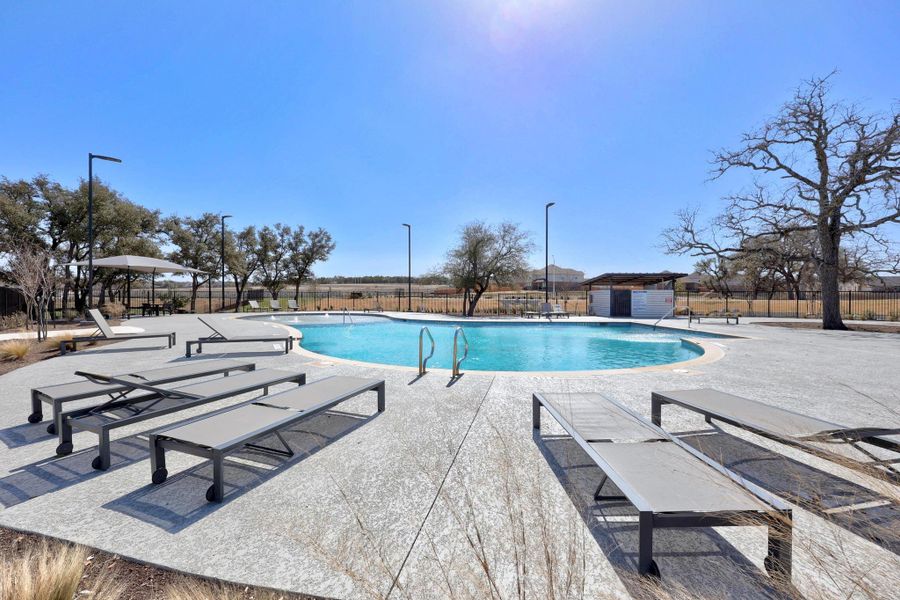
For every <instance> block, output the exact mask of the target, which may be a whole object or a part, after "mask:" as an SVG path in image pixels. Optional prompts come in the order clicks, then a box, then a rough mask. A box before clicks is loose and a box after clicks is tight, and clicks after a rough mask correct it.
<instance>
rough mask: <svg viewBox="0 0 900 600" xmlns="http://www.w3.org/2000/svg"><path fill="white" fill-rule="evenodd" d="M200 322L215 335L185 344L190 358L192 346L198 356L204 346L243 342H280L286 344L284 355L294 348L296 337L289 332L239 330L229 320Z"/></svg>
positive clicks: (186, 353)
mask: <svg viewBox="0 0 900 600" xmlns="http://www.w3.org/2000/svg"><path fill="white" fill-rule="evenodd" d="M197 318H198V319H200V322H201V323H203V324H204V325H206V326H207V327H209V328H210V329H212V331H213V335H211V336H208V337H202V338H199V339H196V340H191V341H189V342H186V343H185V350H184V355H185V356H187V357H188V358H190V356H191V346H197V354H200V353H201V352H203V345H204V344H228V343H241V342H279V343H282V344H284V353H285V354H287V353H288V352H290V351H291V348H293V347H294V336H293V335H292V334H290V333H288V332H278V331H263V330H260V329H259V328H256V329H255V330H252V331H250V332H249V333H248V332H247V330H244V329H239V328H236V327H235V326H234V324H233V323H232V322H231V321H230V320H229V319H220V320H216V321H212V320H210V321H207V320H206V319H204V318H203V317H197Z"/></svg>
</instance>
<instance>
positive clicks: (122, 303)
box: [0, 287, 900, 321]
mask: <svg viewBox="0 0 900 600" xmlns="http://www.w3.org/2000/svg"><path fill="white" fill-rule="evenodd" d="M190 297H191V292H190V290H189V289H176V290H165V289H162V290H160V289H157V290H156V292H155V294H152V292H151V290H145V289H134V290H132V292H131V296H130V297H126V294H125V293H124V292H121V293H117V294H115V295H114V299H112V300H111V299H110V298H109V296H108V295H107V297H105V298H103V299H102V300H101V298H99V296H95V297H94V299H93V302H92V304H93V305H94V306H97V305H105V306H107V307H110V308H115V309H116V310H118V311H122V310H124V311H126V312H127V313H128V314H130V315H140V314H142V313H145V314H146V313H148V312H151V311H155V310H156V309H155V308H154V307H160V308H165V309H166V310H168V309H171V310H173V311H174V312H196V313H207V312H219V311H234V310H235V305H236V304H237V294H236V293H235V292H234V290H226V292H225V295H224V297H223V296H222V295H221V294H220V290H219V289H218V288H213V289H212V290H210V289H209V288H208V287H204V288H201V289H200V290H199V291H198V293H197V296H196V298H195V302H194V305H193V308H192V307H191V303H190ZM247 300H255V301H257V302H258V303H259V305H260V308H261V309H263V310H269V309H270V308H271V304H270V303H271V299H270V297H269V294H268V293H267V292H266V291H264V290H259V289H254V290H248V291H247V292H245V293H244V294H243V296H242V298H241V303H240V306H239V307H238V310H242V311H247V310H250V308H249V307H248V306H247ZM288 300H292V301H294V302H295V303H296V305H297V307H298V309H299V310H307V311H309V310H312V311H317V310H321V311H334V310H344V309H347V310H351V311H366V310H368V311H400V312H404V311H415V312H425V313H441V314H451V315H453V314H455V315H460V314H463V313H464V310H465V307H466V306H467V300H466V298H465V296H464V295H463V294H443V293H440V292H413V293H412V294H410V295H408V294H407V292H406V290H405V289H403V290H394V291H347V290H316V291H301V292H299V294H297V295H295V294H294V292H293V290H284V291H282V292H281V294H279V300H278V301H277V306H278V307H279V308H280V309H282V310H286V309H289V305H288ZM543 302H544V293H543V292H542V291H528V292H524V291H523V292H489V293H487V294H484V295H483V296H482V297H481V299H480V300H479V301H478V304H477V306H476V310H475V314H476V315H479V316H490V315H497V316H511V315H521V314H522V313H524V312H529V311H538V310H540V307H541V304H542V303H543ZM550 303H551V304H559V305H560V306H561V307H562V309H563V310H565V311H566V312H568V313H570V314H572V315H586V314H589V307H588V293H587V292H585V291H566V292H563V291H560V292H557V293H555V294H553V293H551V294H550ZM840 303H841V313H842V315H843V316H844V318H846V319H861V320H885V321H888V320H889V321H900V292H898V291H866V292H850V291H845V292H840ZM23 306H24V305H23V303H22V301H21V296H20V295H18V293H17V292H15V290H9V289H4V288H0V314H10V313H13V312H16V311H21V310H23ZM675 306H676V308H677V309H680V310H682V311H683V312H686V309H688V308H689V309H690V310H691V311H693V312H694V313H695V314H701V315H702V314H706V313H711V312H716V311H729V312H737V313H740V314H741V315H743V316H756V317H790V318H819V317H821V316H822V299H821V293H820V292H800V293H799V294H793V293H789V292H774V293H758V294H752V293H748V292H733V293H730V294H728V295H724V294H716V293H709V292H707V293H701V292H686V291H679V292H676V293H675ZM51 312H52V313H53V314H52V316H53V317H54V318H62V319H67V318H75V317H76V316H78V315H77V311H76V308H75V304H74V297H73V296H71V295H70V296H69V297H68V299H67V301H66V302H65V303H63V302H62V300H61V299H57V301H56V302H54V303H53V304H52V305H51Z"/></svg>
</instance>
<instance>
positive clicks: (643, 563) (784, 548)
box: [532, 393, 793, 582]
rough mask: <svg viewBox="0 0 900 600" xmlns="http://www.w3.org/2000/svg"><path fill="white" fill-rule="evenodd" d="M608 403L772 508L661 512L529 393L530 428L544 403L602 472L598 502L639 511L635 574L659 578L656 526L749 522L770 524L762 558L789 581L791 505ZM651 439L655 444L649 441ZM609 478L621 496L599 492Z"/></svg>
mask: <svg viewBox="0 0 900 600" xmlns="http://www.w3.org/2000/svg"><path fill="white" fill-rule="evenodd" d="M609 402H610V403H612V404H614V405H615V406H617V407H618V408H619V409H621V410H622V411H623V412H624V413H625V414H628V415H631V416H632V417H633V418H634V419H636V420H638V421H640V422H642V423H643V424H645V425H646V426H647V427H650V428H652V430H654V431H655V432H656V433H658V434H659V435H660V436H663V437H664V438H665V439H666V440H667V441H669V442H673V443H675V444H676V445H678V446H679V447H681V448H683V449H684V450H686V451H687V452H689V453H690V454H692V455H693V456H694V457H696V458H697V459H699V460H701V461H703V462H704V463H706V464H707V465H708V466H709V467H711V468H712V469H715V470H716V471H718V472H719V473H721V474H722V475H725V476H726V477H728V478H729V479H731V480H732V481H733V482H734V483H735V484H736V485H738V486H740V487H743V488H744V489H746V490H747V491H748V492H750V493H751V494H752V495H753V496H756V497H757V498H758V499H759V500H761V501H762V502H763V503H764V504H767V505H769V506H770V507H771V510H769V511H768V512H758V511H739V512H733V511H727V512H723V511H719V512H712V513H710V512H679V513H670V512H667V513H660V512H654V511H653V510H652V508H651V507H650V505H649V503H648V502H647V501H646V500H645V499H644V498H643V496H642V495H641V494H640V492H639V491H638V490H636V489H635V488H634V487H633V486H632V485H631V484H630V483H629V482H628V480H627V479H625V478H624V477H622V476H621V475H620V474H619V473H618V472H617V471H616V470H615V469H614V468H612V466H610V465H609V463H607V461H606V460H604V459H603V457H602V456H600V454H598V453H597V452H596V451H595V450H594V449H593V448H592V447H591V445H590V443H589V442H588V441H587V440H586V439H584V437H582V436H581V435H580V434H579V433H578V431H577V430H576V428H575V427H574V426H573V425H572V424H571V423H569V421H568V419H566V418H565V417H564V416H563V415H562V414H560V413H559V412H558V411H557V410H556V408H555V407H554V406H553V405H552V404H551V403H550V402H547V401H546V400H545V399H544V398H543V396H542V395H541V394H539V393H535V394H533V395H532V424H533V427H534V429H536V430H540V428H541V407H543V408H544V409H545V410H546V411H547V412H548V413H550V415H551V416H552V417H553V418H554V419H555V420H556V421H557V422H558V423H559V424H560V426H562V428H563V429H565V430H566V432H567V433H568V434H569V435H570V436H571V437H572V439H573V440H574V441H575V442H576V443H577V444H578V445H579V446H580V447H581V449H582V450H583V451H584V452H585V453H586V454H587V455H588V456H589V457H590V458H591V460H593V461H594V462H595V463H596V465H597V466H598V467H599V468H600V469H601V470H602V471H603V474H604V475H603V477H602V478H601V480H600V484H599V486H598V487H597V489H596V491H595V492H594V499H595V500H598V501H607V500H625V501H627V502H629V503H630V504H631V505H632V506H634V507H635V508H636V509H637V511H638V572H639V573H640V574H641V575H650V576H653V577H659V576H660V573H659V567H658V566H657V564H656V562H655V561H654V560H653V530H654V529H660V528H677V527H724V526H747V525H752V524H755V525H760V526H767V527H768V531H769V534H768V551H767V554H766V559H765V561H764V563H765V567H766V571H767V572H768V573H769V574H770V575H772V576H773V577H775V578H777V579H780V580H783V581H787V582H789V581H790V580H791V546H792V542H791V538H792V533H791V532H792V523H793V521H792V516H791V508H790V506H789V505H788V504H786V503H785V502H783V501H781V500H780V499H779V498H776V497H775V496H772V495H771V494H769V493H768V492H766V491H765V490H763V489H762V488H760V487H758V486H756V485H754V484H753V483H751V482H749V481H746V480H744V479H743V478H741V477H740V476H739V475H737V474H735V473H733V472H731V471H729V470H728V469H726V468H725V467H723V466H722V465H720V464H719V463H717V462H715V461H714V460H712V459H711V458H709V457H708V456H706V455H705V454H703V453H701V452H699V451H698V450H696V449H694V448H693V447H691V446H689V445H688V444H686V443H684V442H683V441H681V440H679V439H678V438H676V437H674V436H672V435H670V434H669V433H667V432H665V431H663V430H662V429H660V428H659V427H657V426H655V425H653V424H651V423H650V422H648V421H647V420H646V419H645V418H644V417H642V416H641V415H639V414H637V413H635V412H634V411H632V410H630V409H629V408H627V407H626V406H623V405H621V404H619V403H618V402H614V401H612V400H609ZM648 443H653V442H648ZM607 481H612V482H613V483H614V484H615V486H616V487H617V488H618V489H619V490H620V491H621V492H622V495H621V496H619V495H615V496H611V495H603V494H601V489H602V488H603V486H604V484H605V483H606V482H607Z"/></svg>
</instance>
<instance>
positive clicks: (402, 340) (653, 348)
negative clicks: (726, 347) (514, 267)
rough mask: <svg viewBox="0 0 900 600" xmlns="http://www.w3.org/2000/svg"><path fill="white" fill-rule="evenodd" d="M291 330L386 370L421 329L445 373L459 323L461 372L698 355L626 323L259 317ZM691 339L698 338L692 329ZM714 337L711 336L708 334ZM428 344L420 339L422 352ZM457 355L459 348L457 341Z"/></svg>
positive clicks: (407, 356)
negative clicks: (465, 342) (465, 348)
mask: <svg viewBox="0 0 900 600" xmlns="http://www.w3.org/2000/svg"><path fill="white" fill-rule="evenodd" d="M264 318H266V319H270V320H271V319H275V320H278V321H280V322H282V323H285V324H287V325H291V326H293V327H296V328H297V329H299V330H300V331H301V332H302V333H303V341H302V346H303V347H304V348H306V349H307V350H310V351H312V352H316V353H319V354H325V355H328V356H334V357H338V358H346V359H350V360H359V361H364V362H372V363H382V364H389V365H404V366H409V367H415V366H417V365H418V339H419V330H420V329H421V328H422V326H423V325H427V326H428V329H429V330H430V331H431V334H432V335H433V336H434V341H435V352H434V357H433V358H432V359H431V360H429V361H428V366H429V367H434V368H444V369H449V368H451V362H452V353H453V333H454V330H455V329H456V327H457V326H459V325H461V326H463V328H464V330H465V333H466V335H467V336H468V339H469V358H468V359H467V360H466V361H465V362H464V363H463V365H462V369H463V370H478V371H582V370H594V369H623V368H631V367H644V366H651V365H662V364H667V363H673V362H680V361H684V360H690V359H692V358H696V357H698V356H700V355H701V354H702V353H703V352H702V350H700V349H699V348H698V347H696V346H694V345H692V344H684V343H682V341H681V337H683V336H684V335H685V334H684V333H682V332H677V331H673V330H666V329H662V328H661V329H657V330H656V331H654V330H653V328H652V327H648V326H645V325H638V324H633V323H597V324H593V323H591V324H578V323H571V324H568V323H565V322H553V323H543V322H542V323H535V324H524V323H508V324H507V323H478V322H447V321H440V322H439V321H431V322H427V323H423V322H421V321H401V320H395V319H389V318H386V317H373V316H363V315H353V321H354V323H353V324H350V323H343V322H342V320H343V317H342V316H341V315H340V314H333V315H329V316H325V315H300V316H279V317H264ZM690 335H691V337H700V336H702V334H699V333H698V332H691V333H690ZM710 337H717V336H710ZM429 349H430V344H429V343H428V340H427V336H426V341H425V354H426V355H427V354H428V351H429ZM460 354H462V343H460Z"/></svg>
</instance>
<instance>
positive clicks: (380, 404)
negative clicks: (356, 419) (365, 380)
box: [375, 383, 385, 412]
mask: <svg viewBox="0 0 900 600" xmlns="http://www.w3.org/2000/svg"><path fill="white" fill-rule="evenodd" d="M375 392H376V393H377V394H378V412H384V396H385V393H384V384H383V383H382V384H381V385H379V386H378V387H377V388H375Z"/></svg>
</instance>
